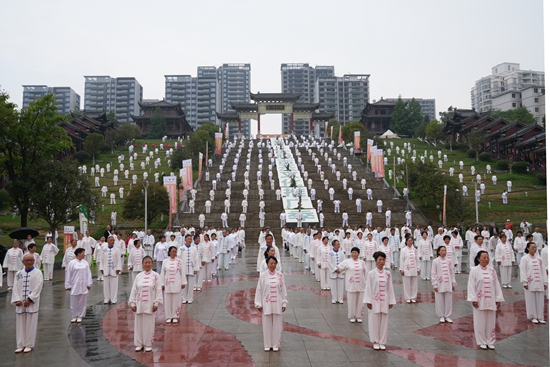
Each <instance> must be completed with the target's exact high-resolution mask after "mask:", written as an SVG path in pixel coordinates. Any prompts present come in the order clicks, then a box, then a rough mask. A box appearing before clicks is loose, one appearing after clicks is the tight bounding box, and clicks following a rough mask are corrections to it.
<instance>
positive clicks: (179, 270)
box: [160, 246, 187, 324]
mask: <svg viewBox="0 0 550 367" xmlns="http://www.w3.org/2000/svg"><path fill="white" fill-rule="evenodd" d="M177 255H178V248H177V247H176V246H170V247H169V248H168V258H167V259H165V260H164V261H163V264H162V273H161V274H160V283H161V284H162V290H163V291H164V314H165V317H166V323H167V324H171V323H174V324H175V323H177V322H178V320H179V317H180V313H181V293H182V290H183V289H185V285H186V284H187V278H186V277H185V275H184V273H183V262H182V260H181V258H179V257H178V256H177Z"/></svg>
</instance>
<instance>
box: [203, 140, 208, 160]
mask: <svg viewBox="0 0 550 367" xmlns="http://www.w3.org/2000/svg"><path fill="white" fill-rule="evenodd" d="M204 164H205V165H207V164H208V142H206V159H205V160H204Z"/></svg>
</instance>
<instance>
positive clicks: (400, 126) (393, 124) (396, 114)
mask: <svg viewBox="0 0 550 367" xmlns="http://www.w3.org/2000/svg"><path fill="white" fill-rule="evenodd" d="M408 115H409V114H408V111H407V105H406V104H405V102H404V101H403V100H402V99H401V95H400V96H399V98H398V99H397V102H395V108H394V110H393V113H392V115H391V120H390V130H391V131H393V132H394V133H396V134H403V135H404V131H406V124H407V122H408Z"/></svg>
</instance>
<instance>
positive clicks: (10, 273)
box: [0, 270, 17, 288]
mask: <svg viewBox="0 0 550 367" xmlns="http://www.w3.org/2000/svg"><path fill="white" fill-rule="evenodd" d="M16 273H17V270H8V287H10V288H11V287H13V280H14V279H15V274H16ZM1 276H2V274H0V277H1Z"/></svg>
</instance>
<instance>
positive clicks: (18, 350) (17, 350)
mask: <svg viewBox="0 0 550 367" xmlns="http://www.w3.org/2000/svg"><path fill="white" fill-rule="evenodd" d="M23 350H25V348H17V349H16V350H15V353H21V352H22V351H23Z"/></svg>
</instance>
